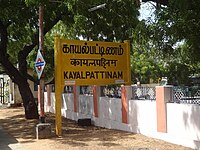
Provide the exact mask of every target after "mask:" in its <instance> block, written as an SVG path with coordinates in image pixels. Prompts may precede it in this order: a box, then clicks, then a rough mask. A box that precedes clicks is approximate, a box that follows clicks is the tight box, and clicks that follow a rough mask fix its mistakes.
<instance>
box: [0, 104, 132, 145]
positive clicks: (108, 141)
mask: <svg viewBox="0 0 200 150" xmlns="http://www.w3.org/2000/svg"><path fill="white" fill-rule="evenodd" d="M10 109H12V108H10ZM12 113H13V114H12V115H11V114H10V115H8V114H7V115H8V116H5V117H4V118H3V119H0V122H1V123H0V125H2V126H3V128H4V129H6V130H7V131H8V132H9V133H11V134H12V136H13V137H14V138H16V139H18V138H20V139H23V140H22V142H21V141H20V143H30V142H35V130H36V125H37V124H38V123H39V121H38V120H26V119H25V118H24V114H23V111H22V108H14V109H12ZM46 122H47V123H50V124H51V127H52V138H51V139H50V140H56V142H59V143H62V144H68V145H70V146H72V147H76V146H77V145H78V146H81V147H84V146H88V144H87V142H88V141H94V142H97V143H99V145H100V146H106V147H112V146H120V144H118V143H115V141H116V140H117V139H123V138H124V137H126V138H128V136H129V135H133V133H127V132H123V131H115V130H108V129H105V128H100V127H95V126H90V127H80V126H78V125H77V122H75V121H72V120H69V119H66V118H62V137H57V136H56V135H55V115H54V114H52V113H46ZM131 139H132V140H134V138H133V137H132V138H131Z"/></svg>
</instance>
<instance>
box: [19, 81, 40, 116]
mask: <svg viewBox="0 0 200 150" xmlns="http://www.w3.org/2000/svg"><path fill="white" fill-rule="evenodd" d="M18 88H19V91H20V94H21V97H22V101H23V106H24V109H25V118H26V119H38V118H39V115H38V107H37V104H36V102H35V100H34V97H33V94H32V92H31V89H30V87H29V84H28V82H27V80H26V79H22V80H20V81H19V82H18Z"/></svg>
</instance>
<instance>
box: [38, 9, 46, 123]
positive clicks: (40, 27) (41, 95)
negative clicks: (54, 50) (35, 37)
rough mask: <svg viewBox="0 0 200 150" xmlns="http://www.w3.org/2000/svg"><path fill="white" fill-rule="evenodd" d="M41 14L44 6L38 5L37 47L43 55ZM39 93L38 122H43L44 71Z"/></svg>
mask: <svg viewBox="0 0 200 150" xmlns="http://www.w3.org/2000/svg"><path fill="white" fill-rule="evenodd" d="M43 16H44V6H43V5H40V6H39V49H40V50H41V53H42V54H43V55H44V35H43ZM38 90H39V91H38V93H39V97H38V98H39V99H38V100H39V102H40V122H41V123H45V115H44V73H42V75H41V78H40V86H39V89H38Z"/></svg>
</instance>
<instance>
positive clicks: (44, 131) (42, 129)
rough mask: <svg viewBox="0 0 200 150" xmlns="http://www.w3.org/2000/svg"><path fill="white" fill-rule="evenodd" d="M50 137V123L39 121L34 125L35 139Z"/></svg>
mask: <svg viewBox="0 0 200 150" xmlns="http://www.w3.org/2000/svg"><path fill="white" fill-rule="evenodd" d="M50 137H51V124H49V123H39V124H37V125H36V139H46V138H50Z"/></svg>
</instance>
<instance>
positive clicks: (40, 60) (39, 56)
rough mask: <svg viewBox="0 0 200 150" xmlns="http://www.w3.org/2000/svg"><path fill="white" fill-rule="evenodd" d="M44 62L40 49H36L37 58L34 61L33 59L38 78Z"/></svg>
mask: <svg viewBox="0 0 200 150" xmlns="http://www.w3.org/2000/svg"><path fill="white" fill-rule="evenodd" d="M45 64H46V62H45V61H44V58H43V56H42V54H41V52H40V50H38V53H37V58H36V61H35V69H36V72H37V75H38V79H40V77H41V75H42V72H43V70H44V66H45Z"/></svg>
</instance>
